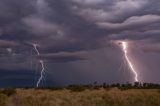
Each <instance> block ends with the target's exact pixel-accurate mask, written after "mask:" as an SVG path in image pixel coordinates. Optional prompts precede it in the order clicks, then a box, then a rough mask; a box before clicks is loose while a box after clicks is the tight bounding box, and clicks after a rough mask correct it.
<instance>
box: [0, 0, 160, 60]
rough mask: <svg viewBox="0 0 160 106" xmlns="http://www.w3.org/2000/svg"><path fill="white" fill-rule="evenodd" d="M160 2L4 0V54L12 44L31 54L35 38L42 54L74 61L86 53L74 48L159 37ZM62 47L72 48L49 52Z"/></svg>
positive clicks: (0, 17)
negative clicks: (114, 41)
mask: <svg viewBox="0 0 160 106" xmlns="http://www.w3.org/2000/svg"><path fill="white" fill-rule="evenodd" d="M159 5H160V3H159V0H152V1H151V0H83V1H82V0H29V1H28V0H21V1H19V0H14V1H13V0H5V1H4V0H0V39H1V40H0V47H1V48H2V47H3V52H1V56H7V55H2V54H5V53H6V54H7V53H8V51H7V48H10V49H8V50H9V51H10V52H11V53H12V54H16V56H17V55H18V56H19V55H20V56H22V57H24V58H28V56H27V55H31V54H30V51H31V50H32V52H33V50H34V49H33V46H32V44H31V43H37V44H38V45H40V46H39V47H38V49H39V51H40V53H41V54H42V55H41V56H40V57H39V58H43V59H47V60H48V61H55V62H64V61H65V62H70V61H75V60H76V61H77V60H83V59H84V57H85V56H84V57H83V56H79V55H74V53H73V52H80V51H90V50H93V49H100V48H103V47H107V46H108V43H110V40H120V39H121V40H124V39H129V40H146V39H151V40H154V41H155V40H156V41H157V42H158V39H160V37H158V35H159V26H160V8H159ZM28 42H29V43H28ZM11 49H12V50H11ZM61 52H71V53H70V55H69V56H68V55H67V56H66V55H51V54H54V53H61ZM48 54H50V55H48ZM13 56H15V55H13ZM16 56H15V57H16ZM34 56H35V57H36V54H34ZM29 57H30V56H29ZM6 59H7V58H6ZM20 60H22V59H20ZM47 60H46V61H47Z"/></svg>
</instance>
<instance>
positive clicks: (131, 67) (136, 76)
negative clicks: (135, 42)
mask: <svg viewBox="0 0 160 106" xmlns="http://www.w3.org/2000/svg"><path fill="white" fill-rule="evenodd" d="M121 43H122V49H123V52H124V55H125V58H126V61H127V63H128V65H129V67H130V69H131V71H132V72H133V73H134V75H135V78H134V80H135V81H136V82H138V74H137V72H136V70H135V69H134V66H133V64H132V62H131V61H130V60H129V57H128V43H127V42H124V41H122V42H121Z"/></svg>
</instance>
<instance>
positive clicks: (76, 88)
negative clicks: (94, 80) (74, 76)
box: [66, 85, 86, 92]
mask: <svg viewBox="0 0 160 106" xmlns="http://www.w3.org/2000/svg"><path fill="white" fill-rule="evenodd" d="M66 89H68V90H71V91H72V92H82V91H84V90H85V89H86V88H85V87H83V86H80V85H70V86H68V87H67V88H66Z"/></svg>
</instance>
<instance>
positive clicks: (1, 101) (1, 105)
mask: <svg viewBox="0 0 160 106" xmlns="http://www.w3.org/2000/svg"><path fill="white" fill-rule="evenodd" d="M7 99H8V97H7V95H5V94H0V106H5V105H6V103H7Z"/></svg>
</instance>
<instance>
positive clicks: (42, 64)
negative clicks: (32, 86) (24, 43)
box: [33, 44, 45, 87]
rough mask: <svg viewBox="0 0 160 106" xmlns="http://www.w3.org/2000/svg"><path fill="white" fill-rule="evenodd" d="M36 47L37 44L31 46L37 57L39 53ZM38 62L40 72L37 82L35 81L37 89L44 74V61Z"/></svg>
mask: <svg viewBox="0 0 160 106" xmlns="http://www.w3.org/2000/svg"><path fill="white" fill-rule="evenodd" d="M37 46H38V45H37V44H33V48H34V49H35V51H36V53H37V55H38V56H39V55H40V53H39V50H38V49H37ZM39 62H40V64H41V67H42V70H41V76H40V77H39V79H38V81H37V87H39V84H40V83H41V81H42V79H43V77H44V76H43V75H44V73H45V68H44V61H43V60H40V61H39Z"/></svg>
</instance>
